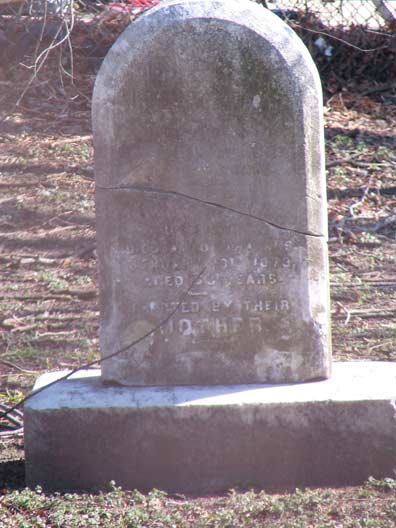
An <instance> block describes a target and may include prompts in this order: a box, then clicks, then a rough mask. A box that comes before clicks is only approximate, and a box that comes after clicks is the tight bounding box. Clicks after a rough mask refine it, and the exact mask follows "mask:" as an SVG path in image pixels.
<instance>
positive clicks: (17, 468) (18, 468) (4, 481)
mask: <svg viewBox="0 0 396 528" xmlns="http://www.w3.org/2000/svg"><path fill="white" fill-rule="evenodd" d="M23 487H25V461H24V460H21V459H19V460H6V461H5V462H0V488H23Z"/></svg>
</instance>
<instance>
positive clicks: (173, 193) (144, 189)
mask: <svg viewBox="0 0 396 528" xmlns="http://www.w3.org/2000/svg"><path fill="white" fill-rule="evenodd" d="M96 189H97V190H99V191H123V190H127V191H133V192H146V193H152V194H165V195H168V196H175V197H180V198H185V199H187V200H192V201H194V202H198V203H200V204H203V205H208V206H211V207H218V208H219V209H224V210H226V211H229V212H231V213H235V214H238V215H242V216H247V217H248V218H252V219H253V220H258V221H259V222H263V223H265V224H268V225H269V226H271V227H274V228H276V229H280V230H282V231H288V232H291V233H296V234H298V235H302V236H311V237H314V238H324V235H320V234H317V233H312V232H305V231H300V230H299V229H293V228H291V227H285V226H282V225H279V224H276V223H275V222H271V221H270V220H268V219H266V218H261V217H260V216H256V215H253V214H250V213H245V212H244V211H239V210H238V209H234V208H232V207H228V206H226V205H223V204H220V203H217V202H211V201H208V200H203V199H202V198H196V197H194V196H190V195H188V194H184V193H181V192H178V191H166V190H164V189H154V188H152V187H143V186H139V187H137V186H134V185H120V186H102V185H97V186H96Z"/></svg>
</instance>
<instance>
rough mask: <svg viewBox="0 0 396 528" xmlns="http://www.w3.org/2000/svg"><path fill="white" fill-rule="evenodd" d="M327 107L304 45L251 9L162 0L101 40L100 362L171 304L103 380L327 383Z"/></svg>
mask: <svg viewBox="0 0 396 528" xmlns="http://www.w3.org/2000/svg"><path fill="white" fill-rule="evenodd" d="M321 108H322V100H321V89H320V80H319V77H318V73H317V70H316V68H315V66H314V64H313V61H312V59H311V57H310V55H309V53H308V51H307V50H306V48H305V47H304V46H303V44H302V43H301V41H300V40H299V39H298V37H297V36H296V35H295V34H294V33H293V32H292V31H291V30H290V29H289V28H288V27H287V26H286V25H285V24H283V23H282V22H281V21H280V20H279V19H278V18H277V17H276V16H275V15H273V14H272V13H270V12H266V11H264V9H263V8H262V7H261V6H254V5H251V3H250V2H245V1H243V2H236V1H231V2H222V1H220V2H219V1H211V2H207V1H204V2H203V1H190V2H169V3H166V2H165V3H164V5H163V6H161V7H160V8H159V9H156V10H152V11H151V12H150V13H149V14H147V15H146V16H143V17H141V18H140V19H139V20H138V21H137V22H136V23H134V24H133V26H131V27H130V28H129V29H128V30H127V31H125V33H124V34H123V35H122V36H121V38H120V39H119V40H118V41H117V43H116V44H115V45H114V46H113V48H112V49H111V51H110V52H109V54H108V55H107V57H106V59H105V61H104V63H103V66H102V68H101V70H100V73H99V75H98V78H97V81H96V85H95V93H94V99H93V126H94V138H95V172H96V190H97V201H96V211H97V239H98V260H99V271H100V281H99V285H100V299H101V335H100V343H101V353H102V357H106V356H108V355H113V354H114V353H116V352H117V351H118V350H120V349H125V348H127V347H128V344H130V343H133V342H134V341H135V340H136V339H138V338H139V337H140V336H142V335H144V334H145V333H146V332H148V331H150V329H152V328H154V327H156V326H158V325H160V323H161V321H164V320H166V319H167V318H168V317H169V315H170V314H172V312H173V311H174V310H175V308H176V307H177V306H178V303H179V302H180V301H181V299H183V300H182V302H181V303H180V306H179V308H178V309H177V310H176V313H174V314H173V315H172V317H170V319H169V320H168V321H167V322H166V324H164V325H163V326H161V328H160V329H159V330H158V331H157V332H155V333H154V334H152V335H151V336H150V337H148V338H147V339H145V340H143V341H142V342H140V343H139V344H137V345H135V346H133V347H130V348H127V350H125V351H124V352H123V353H121V354H117V355H116V356H114V357H112V358H111V359H110V360H107V361H105V362H104V363H103V365H102V369H103V370H102V372H103V374H102V375H103V378H104V379H105V380H106V381H111V382H113V381H114V382H119V383H122V384H125V385H180V384H184V385H200V384H233V383H265V382H275V383H280V382H294V381H306V380H310V379H318V378H327V377H328V376H329V373H330V355H331V350H330V344H329V306H328V276H327V253H326V221H325V214H326V205H325V204H326V202H325V200H326V196H325V177H324V162H323V159H324V156H323V125H322V118H321ZM201 272H202V275H201V276H200V277H199V279H198V280H197V281H196V282H194V278H196V277H197V276H199V275H200V273H201ZM186 292H188V293H187V294H186Z"/></svg>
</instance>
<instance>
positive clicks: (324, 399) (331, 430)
mask: <svg viewBox="0 0 396 528" xmlns="http://www.w3.org/2000/svg"><path fill="white" fill-rule="evenodd" d="M63 374H64V373H63ZM61 375H62V373H51V374H45V375H44V376H42V377H41V378H40V379H39V380H38V382H37V383H36V387H35V388H38V387H39V386H43V385H46V384H48V383H49V382H51V381H53V380H54V379H55V378H57V377H60V376H61ZM395 402H396V364H392V363H371V362H352V363H335V364H334V370H333V377H332V378H331V379H329V380H325V381H318V382H311V383H304V384H285V385H231V386H212V387H208V386H205V387H203V386H193V387H138V388H136V387H121V386H109V385H105V384H103V383H102V381H101V377H100V371H98V370H91V371H84V372H80V373H78V374H76V375H74V376H73V378H72V379H70V380H68V381H62V382H60V383H59V384H56V385H54V386H51V387H49V388H48V389H46V390H44V391H43V392H42V393H40V394H37V395H36V396H33V398H32V399H30V400H29V401H28V402H27V404H26V406H25V426H26V427H25V430H26V438H25V442H26V472H27V484H28V485H29V486H36V485H41V486H43V488H45V489H50V490H68V489H85V490H90V489H98V488H103V487H105V486H106V485H107V484H108V482H109V481H110V480H115V481H116V483H117V484H118V485H121V486H122V487H124V488H126V489H128V488H130V489H133V488H138V489H140V490H142V491H144V490H149V489H151V488H153V487H155V488H159V489H163V490H166V491H168V492H182V493H194V494H195V493H196V494H200V493H214V492H219V491H223V490H227V489H230V488H233V487H242V488H249V487H251V486H259V487H261V488H264V489H274V488H275V489H285V488H289V487H296V486H299V487H301V486H318V485H348V484H355V483H361V482H363V481H364V480H365V479H367V478H368V477H369V476H371V475H372V476H374V477H376V478H381V477H394V475H395V471H396V414H395V413H396V403H395Z"/></svg>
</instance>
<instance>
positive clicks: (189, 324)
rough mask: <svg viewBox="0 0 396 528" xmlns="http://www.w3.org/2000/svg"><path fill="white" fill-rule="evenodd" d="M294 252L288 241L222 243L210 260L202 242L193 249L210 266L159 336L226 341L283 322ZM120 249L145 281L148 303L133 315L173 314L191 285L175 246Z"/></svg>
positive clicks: (158, 316)
mask: <svg viewBox="0 0 396 528" xmlns="http://www.w3.org/2000/svg"><path fill="white" fill-rule="evenodd" d="M170 236H172V235H170ZM292 248H293V244H292V241H291V240H283V241H276V242H274V241H272V243H271V246H270V247H268V248H266V250H265V249H264V250H262V249H261V250H258V248H257V247H255V246H254V245H253V244H251V243H247V244H237V243H226V244H225V245H224V246H223V247H222V248H221V251H219V249H218V248H216V254H215V256H213V253H214V250H213V247H212V245H211V244H210V243H209V242H208V243H206V242H204V243H203V242H202V241H200V242H199V243H198V246H197V248H196V249H197V250H198V252H200V253H201V254H202V255H203V258H204V260H205V262H207V263H208V265H207V270H206V271H205V273H204V274H203V276H202V277H201V278H200V279H199V280H198V281H197V282H196V283H195V284H194V286H193V288H192V289H191V291H190V292H189V295H188V296H187V298H186V300H184V301H183V302H182V303H181V304H180V306H179V308H178V311H177V313H175V315H174V316H173V317H172V319H171V320H170V321H169V322H168V323H167V324H166V325H165V327H163V328H161V333H162V334H163V335H164V336H171V335H179V336H182V337H186V338H193V339H194V338H205V337H214V338H216V337H219V338H224V337H226V336H234V335H236V334H238V333H239V332H240V331H241V329H242V328H243V330H244V331H245V332H246V331H247V332H248V333H250V334H261V333H263V332H264V331H265V328H266V326H267V327H269V326H270V325H271V321H272V320H273V318H274V317H277V318H279V317H280V318H286V319H287V318H288V317H289V316H290V314H291V312H292V309H293V299H291V298H289V290H288V283H289V281H290V278H291V277H295V276H296V273H295V270H296V268H297V266H298V261H297V260H296V256H295V255H294V254H293V251H292ZM122 251H123V257H124V264H125V268H126V269H128V270H129V271H137V272H138V273H139V276H142V277H143V279H141V280H143V284H144V291H145V296H144V297H145V299H147V301H144V305H143V306H141V305H139V307H137V306H131V311H135V310H139V311H141V310H142V309H143V311H144V312H145V313H146V314H147V315H152V316H154V317H155V320H160V319H161V318H163V317H166V316H167V315H168V314H170V313H171V312H173V311H174V310H175V309H176V307H177V306H178V305H179V301H178V298H179V297H180V295H181V294H182V292H183V291H185V290H186V288H188V286H189V284H190V283H191V270H186V269H182V265H181V262H182V259H181V258H180V256H181V254H180V253H179V250H178V247H177V245H176V244H169V240H168V245H167V251H162V252H161V253H159V252H158V248H155V247H153V246H151V245H150V244H149V243H140V244H137V243H135V244H133V245H131V244H130V245H128V247H126V248H124V249H123V250H122ZM297 258H298V257H297ZM140 272H141V273H140ZM236 292H237V294H235V293H236ZM241 292H242V293H241Z"/></svg>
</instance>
